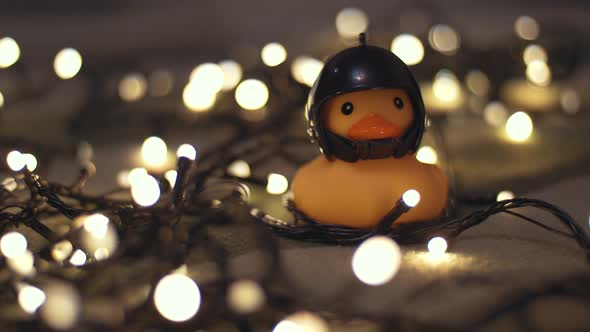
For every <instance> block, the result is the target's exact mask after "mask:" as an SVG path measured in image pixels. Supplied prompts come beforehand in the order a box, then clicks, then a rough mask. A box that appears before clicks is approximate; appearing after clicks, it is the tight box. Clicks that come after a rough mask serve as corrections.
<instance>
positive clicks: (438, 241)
mask: <svg viewBox="0 0 590 332" xmlns="http://www.w3.org/2000/svg"><path fill="white" fill-rule="evenodd" d="M427 247H428V253H429V254H430V255H432V256H434V257H440V256H442V255H443V254H444V253H445V252H447V248H448V244H447V240H445V239H444V238H442V237H440V236H437V237H433V238H432V239H430V241H428V245H427Z"/></svg>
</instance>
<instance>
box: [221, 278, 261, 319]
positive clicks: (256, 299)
mask: <svg viewBox="0 0 590 332" xmlns="http://www.w3.org/2000/svg"><path fill="white" fill-rule="evenodd" d="M265 301H266V296H265V295H264V290H263V289H262V287H260V285H258V283H256V282H255V281H252V280H238V281H235V282H233V283H232V284H231V285H230V287H229V289H228V292H227V302H228V304H229V307H230V308H231V309H232V310H233V311H234V312H236V313H238V314H250V313H253V312H256V311H257V310H258V309H260V307H262V306H263V305H264V302H265Z"/></svg>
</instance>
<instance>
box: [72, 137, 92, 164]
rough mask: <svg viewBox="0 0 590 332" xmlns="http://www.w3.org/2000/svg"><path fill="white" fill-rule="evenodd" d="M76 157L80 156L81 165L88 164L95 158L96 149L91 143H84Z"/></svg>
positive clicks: (81, 143)
mask: <svg viewBox="0 0 590 332" xmlns="http://www.w3.org/2000/svg"><path fill="white" fill-rule="evenodd" d="M76 155H77V156H78V161H80V162H81V163H83V162H88V161H90V160H92V157H93V156H94V149H93V148H92V145H91V144H90V143H88V142H86V141H82V142H80V144H78V150H77V151H76Z"/></svg>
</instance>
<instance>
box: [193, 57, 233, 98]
mask: <svg viewBox="0 0 590 332" xmlns="http://www.w3.org/2000/svg"><path fill="white" fill-rule="evenodd" d="M189 80H190V81H191V83H195V84H198V86H199V87H200V89H203V90H207V92H208V93H211V94H215V93H217V92H219V91H221V89H222V88H223V81H224V74H223V69H221V67H220V66H219V65H218V64H216V63H211V62H207V63H203V64H200V65H198V66H197V67H196V68H195V69H193V71H192V72H191V74H190V78H189Z"/></svg>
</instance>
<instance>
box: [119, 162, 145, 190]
mask: <svg viewBox="0 0 590 332" xmlns="http://www.w3.org/2000/svg"><path fill="white" fill-rule="evenodd" d="M147 175H148V172H147V170H146V169H145V168H143V167H136V168H133V169H132V170H130V171H129V172H128V173H127V182H126V183H128V184H129V185H128V186H133V185H134V184H136V183H139V182H141V180H142V179H143V177H144V176H147ZM122 183H123V184H125V182H124V181H122Z"/></svg>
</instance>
